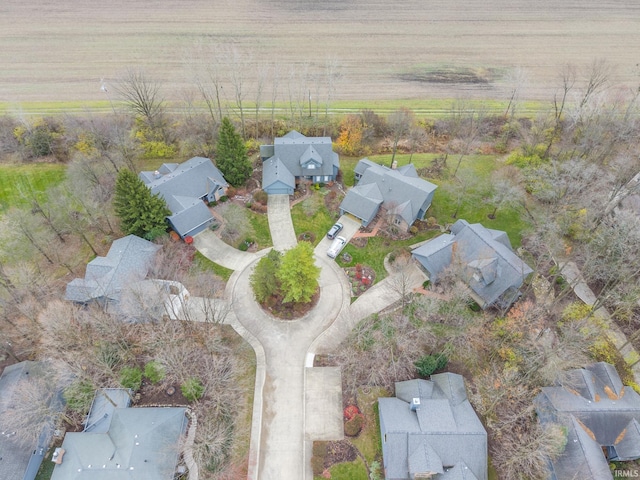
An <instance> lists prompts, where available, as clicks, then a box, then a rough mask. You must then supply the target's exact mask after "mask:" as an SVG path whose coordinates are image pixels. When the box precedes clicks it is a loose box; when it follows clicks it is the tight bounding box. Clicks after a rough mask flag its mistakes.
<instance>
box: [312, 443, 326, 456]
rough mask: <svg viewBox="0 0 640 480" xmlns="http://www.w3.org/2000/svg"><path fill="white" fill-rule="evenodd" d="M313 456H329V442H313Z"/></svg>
mask: <svg viewBox="0 0 640 480" xmlns="http://www.w3.org/2000/svg"><path fill="white" fill-rule="evenodd" d="M313 454H314V455H318V456H319V457H325V456H326V455H327V442H323V441H315V442H313Z"/></svg>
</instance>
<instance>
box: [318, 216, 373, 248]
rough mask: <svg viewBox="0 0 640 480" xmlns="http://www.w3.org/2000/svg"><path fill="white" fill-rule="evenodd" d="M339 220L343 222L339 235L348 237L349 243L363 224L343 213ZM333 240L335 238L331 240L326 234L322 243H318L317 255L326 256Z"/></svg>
mask: <svg viewBox="0 0 640 480" xmlns="http://www.w3.org/2000/svg"><path fill="white" fill-rule="evenodd" d="M338 222H339V223H341V224H342V230H340V233H338V235H340V236H341V237H344V238H346V239H347V243H349V241H350V240H351V238H353V236H354V235H355V234H356V232H357V231H358V230H360V227H361V226H362V224H361V223H360V222H358V221H357V220H356V219H354V218H353V217H350V216H347V215H342V216H341V217H340V219H339V220H338ZM331 242H333V240H329V239H328V238H327V236H326V235H325V236H324V237H323V238H322V240H320V243H318V245H316V248H315V253H316V255H317V256H319V257H321V256H326V255H327V250H329V247H330V246H331Z"/></svg>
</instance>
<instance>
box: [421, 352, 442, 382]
mask: <svg viewBox="0 0 640 480" xmlns="http://www.w3.org/2000/svg"><path fill="white" fill-rule="evenodd" d="M447 362H448V359H447V357H446V355H444V354H442V353H441V354H439V355H425V356H424V357H422V358H420V359H418V360H416V361H415V362H414V363H413V364H414V365H415V367H416V370H417V371H418V375H420V376H421V377H428V376H429V375H431V374H432V373H433V372H435V371H437V370H441V369H443V368H444V367H446V366H447Z"/></svg>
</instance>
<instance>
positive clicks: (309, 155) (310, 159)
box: [260, 130, 340, 189]
mask: <svg viewBox="0 0 640 480" xmlns="http://www.w3.org/2000/svg"><path fill="white" fill-rule="evenodd" d="M269 154H271V155H270V156H267V155H269ZM260 155H261V158H262V159H263V163H262V165H263V166H262V185H263V189H268V188H269V186H271V185H273V184H274V183H276V182H277V181H281V182H282V183H284V184H285V185H287V186H289V185H292V186H295V180H294V181H293V182H292V181H291V177H293V178H294V179H295V177H302V176H308V175H312V176H329V177H331V178H332V179H334V178H335V176H336V175H337V173H338V168H339V167H340V159H339V157H338V154H337V153H335V152H334V151H333V145H332V143H331V138H330V137H306V136H304V135H302V134H301V133H299V132H296V131H295V130H292V131H291V132H289V133H287V134H286V135H285V136H283V137H278V138H276V139H275V140H274V142H273V145H263V146H261V147H260ZM309 163H313V164H314V166H315V168H313V169H309V168H306V167H307V166H308V165H309ZM283 167H284V168H283ZM275 169H277V172H274V171H273V170H275ZM282 170H287V171H288V172H289V174H290V176H291V177H289V176H286V175H285V174H284V172H283V171H282Z"/></svg>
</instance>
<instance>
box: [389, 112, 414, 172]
mask: <svg viewBox="0 0 640 480" xmlns="http://www.w3.org/2000/svg"><path fill="white" fill-rule="evenodd" d="M414 124H415V115H414V113H413V112H412V111H411V110H410V109H408V108H404V107H403V108H399V109H398V110H396V111H395V112H393V113H392V114H391V115H389V118H387V125H388V126H389V131H390V132H391V164H392V165H393V161H394V160H395V158H396V151H397V150H398V142H399V141H400V139H401V138H403V137H405V136H407V135H408V134H409V132H410V131H411V128H412V127H413V125H414Z"/></svg>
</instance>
